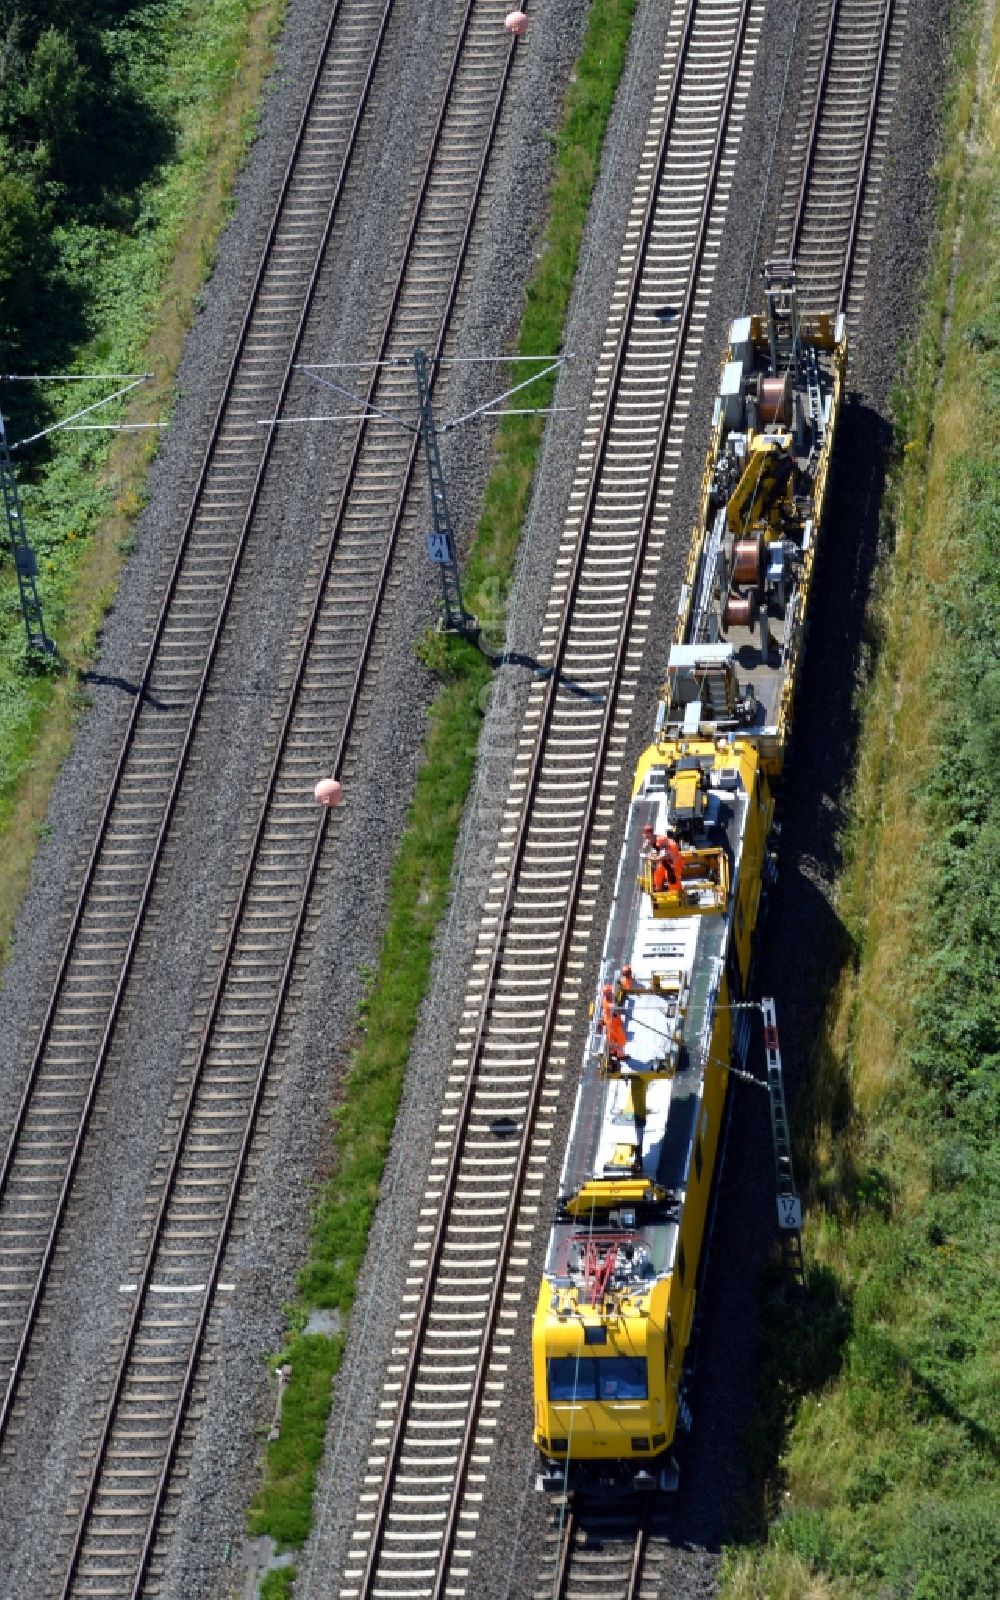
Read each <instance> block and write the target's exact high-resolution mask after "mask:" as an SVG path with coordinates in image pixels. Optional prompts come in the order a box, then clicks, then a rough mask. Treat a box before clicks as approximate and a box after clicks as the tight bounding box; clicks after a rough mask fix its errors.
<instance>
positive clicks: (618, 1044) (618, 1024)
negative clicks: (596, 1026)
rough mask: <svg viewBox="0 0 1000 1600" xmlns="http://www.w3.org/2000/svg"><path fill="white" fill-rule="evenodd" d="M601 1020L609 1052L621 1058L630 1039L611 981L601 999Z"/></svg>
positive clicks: (606, 985) (605, 987)
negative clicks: (616, 1002) (616, 1003)
mask: <svg viewBox="0 0 1000 1600" xmlns="http://www.w3.org/2000/svg"><path fill="white" fill-rule="evenodd" d="M601 1022H602V1025H603V1027H604V1035H605V1038H606V1039H607V1041H608V1053H609V1054H610V1055H612V1056H614V1057H615V1058H616V1060H619V1061H620V1060H621V1058H622V1056H623V1055H624V1054H625V1047H626V1045H627V1043H628V1039H627V1036H626V1033H625V1019H624V1018H623V1016H622V1014H621V1011H620V1009H619V1007H618V1006H616V1005H615V991H614V987H613V985H612V984H610V983H606V984H605V985H604V993H603V997H602V999H601Z"/></svg>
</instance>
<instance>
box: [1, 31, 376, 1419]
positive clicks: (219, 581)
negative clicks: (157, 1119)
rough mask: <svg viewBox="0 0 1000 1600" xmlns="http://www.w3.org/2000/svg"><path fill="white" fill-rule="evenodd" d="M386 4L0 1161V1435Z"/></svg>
mask: <svg viewBox="0 0 1000 1600" xmlns="http://www.w3.org/2000/svg"><path fill="white" fill-rule="evenodd" d="M390 14H391V0H390V4H388V5H385V6H377V5H370V4H363V5H362V6H360V7H359V8H357V10H356V11H355V10H354V9H353V8H347V7H346V6H344V5H343V4H342V3H338V4H337V5H335V6H334V9H333V11H332V13H331V17H330V22H329V25H328V28H327V32H326V36H325V38H324V41H323V46H322V50H321V53H320V57H319V61H318V65H317V70H316V73H315V76H314V78H313V82H312V85H311V89H310V92H309V96H308V100H307V104H306V108H305V111H304V113H303V117H302V120H301V123H300V126H299V129H298V132H297V135H296V138H295V142H294V147H293V150H292V154H291V157H290V160H289V162H288V165H287V168H286V171H285V174H284V179H283V182H282V185H281V189H280V193H279V197H278V203H277V206H276V210H275V215H274V219H273V222H272V225H271V227H270V230H269V233H268V237H267V240H266V244H265V247H264V251H263V254H262V259H261V262H260V265H259V268H258V270H257V273H256V275H255V278H254V280H253V283H252V286H251V290H250V296H249V300H248V305H247V310H246V314H245V316H244V318H243V321H242V324H241V326H240V328H239V330H238V333H237V337H236V343H235V349H234V354H233V358H232V361H231V363H230V366H229V370H228V373H227V375H226V378H225V381H224V385H223V392H222V396H221V399H220V403H219V406H218V410H217V413H216V416H215V418H214V422H213V424H212V427H211V430H210V437H209V440H208V444H207V447H206V451H205V455H204V458H203V461H202V464H201V468H200V471H199V473H198V477H197V482H196V485H195V488H194V493H193V496H192V500H191V504H190V506H189V509H188V512H187V515H186V518H185V523H184V528H183V531H182V534H181V538H180V541H179V546H178V552H177V556H176V559H175V562H174V566H173V570H172V572H171V574H170V578H169V581H168V584H167V588H166V593H165V595H164V599H163V602H162V605H161V608H160V612H159V615H158V617H157V620H156V625H155V628H154V633H153V639H152V642H151V645H150V648H149V652H148V656H147V660H146V663H145V667H144V670H143V673H142V677H141V680H140V683H139V685H138V687H137V692H136V694H135V697H134V700H133V705H132V710H131V714H130V717H129V721H128V725H127V727H126V729H125V733H124V737H123V742H122V748H121V752H120V754H119V756H118V759H117V763H116V765H115V768H114V771H113V773H112V777H111V782H110V785H109V792H108V796H107V800H106V802H105V805H104V809H103V813H102V815H101V816H100V819H99V821H98V824H97V828H96V832H95V837H94V842H93V846H92V849H91V853H90V858H89V860H88V862H87V866H86V869H85V872H84V877H83V882H82V884H81V887H80V890H79V893H78V897H77V900H76V904H75V907H74V909H73V912H72V914H71V919H70V927H69V931H68V934H67V938H66V942H65V945H64V949H63V952H62V956H61V960H60V962H59V966H58V969H57V972H56V975H55V979H54V982H53V986H52V990H51V997H50V1000H49V1003H48V1006H47V1009H46V1014H45V1017H44V1019H43V1022H42V1025H41V1028H40V1031H39V1036H38V1039H37V1042H36V1045H35V1050H34V1054H33V1058H32V1061H31V1064H30V1067H29V1070H28V1074H27V1077H26V1081H25V1086H24V1090H23V1094H22V1097H21V1101H20V1105H19V1107H18V1111H17V1114H16V1116H15V1119H14V1123H13V1126H12V1128H11V1130H10V1136H9V1141H8V1143H7V1147H6V1150H5V1152H4V1155H3V1159H2V1163H0V1365H2V1369H3V1370H4V1371H5V1372H6V1373H7V1374H8V1380H7V1383H6V1386H5V1390H4V1393H3V1394H2V1396H0V1440H5V1439H6V1435H7V1431H8V1428H9V1426H10V1422H11V1416H12V1409H13V1403H14V1398H15V1395H16V1394H17V1392H18V1388H19V1384H20V1380H21V1377H22V1374H23V1371H24V1365H25V1361H26V1358H27V1352H28V1348H29V1346H30V1342H31V1337H32V1332H33V1329H34V1326H35V1322H36V1319H37V1316H38V1311H39V1307H40V1303H41V1297H42V1295H43V1293H44V1289H45V1285H46V1282H47V1279H48V1274H49V1271H50V1269H51V1266H52V1262H53V1258H54V1254H55V1249H56V1243H57V1240H58V1238H59V1233H60V1227H61V1223H62V1220H63V1218H64V1216H65V1212H66V1207H67V1204H68V1200H69V1195H70V1192H71V1189H72V1185H73V1181H74V1178H75V1175H76V1171H77V1167H78V1164H79V1160H80V1157H81V1154H82V1149H83V1142H84V1139H85V1136H86V1131H87V1128H88V1125H89V1120H90V1116H91V1113H92V1111H93V1107H94V1103H95V1099H96V1096H97V1093H98V1091H99V1088H100V1085H101V1081H102V1076H103V1072H104V1069H105V1066H106V1064H107V1061H108V1058H109V1053H110V1049H111V1044H112V1039H113V1037H114V1031H115V1027H116V1024H117V1022H118V1019H119V1016H120V1014H121V1009H122V1005H123V1002H124V998H125V993H126V989H127V985H128V981H129V977H130V973H131V970H132V966H133V963H134V961H135V957H136V953H137V950H138V946H139V940H140V936H141V934H142V931H143V928H144V924H145V919H146V916H147V913H148V911H149V907H150V903H151V900H152V894H153V888H154V885H155V882H156V877H157V872H158V869H159V866H160V863H161V860H162V858H163V853H164V849H165V846H166V841H167V838H168V835H169V831H170V826H171V821H172V818H173V815H174V812H175V809H176V806H177V802H178V798H179V794H180V789H181V784H182V780H183V775H184V772H185V769H186V766H187V762H188V760H189V757H190V753H191V749H192V745H193V741H194V737H195V732H196V729H197V723H198V716H199V713H200V710H201V708H202V705H203V702H204V697H205V694H206V692H207V688H208V682H209V678H210V674H211V671H212V668H213V666H214V664H215V662H216V658H217V656H218V653H219V648H220V641H221V637H222V632H223V627H224V623H225V620H226V618H227V616H228V614H229V611H230V607H231V604H232V599H233V595H234V592H235V588H236V583H237V578H238V575H239V571H240V567H241V563H242V561H243V559H244V556H245V554H246V550H247V547H248V544H249V541H250V537H251V532H252V528H253V522H254V514H255V511H256V508H257V506H258V503H259V500H260V497H261V493H262V489H263V484H264V481H265V478H266V473H267V469H268V465H269V462H270V457H271V453H272V449H273V443H274V439H273V435H272V434H271V433H268V432H265V431H264V430H262V429H261V428H259V427H258V425H257V418H258V416H259V415H260V414H261V411H262V410H265V411H267V412H269V413H270V414H272V415H273V414H276V413H277V412H278V411H279V410H280V408H281V405H282V401H283V397H284V396H285V394H286V393H287V391H288V388H289V386H290V384H291V382H292V378H293V373H294V365H295V359H296V354H297V351H298V348H299V346H300V343H301V340H302V337H303V333H304V330H305V325H306V319H307V317H308V313H309V309H310V306H311V304H312V301H313V298H314V296H315V293H316V288H317V284H318V281H319V273H320V268H321V262H322V259H323V255H324V252H325V250H326V247H327V245H328V243H329V240H330V237H331V234H332V231H333V228H334V225H335V222H336V218H337V215H338V212H339V208H340V204H341V201H342V198H343V194H344V187H345V183H346V179H347V174H348V171H349V167H350V162H351V157H352V154H353V150H354V146H355V143H356V140H357V136H358V131H359V128H360V124H361V120H362V118H363V115H364V111H365V107H366V105H367V102H368V98H369V96H370V93H371V88H372V84H373V82H374V78H375V73H376V70H377V66H378V61H379V55H380V52H381V48H382V44H383V41H384V37H385V31H386V27H387V25H388V20H389V17H390Z"/></svg>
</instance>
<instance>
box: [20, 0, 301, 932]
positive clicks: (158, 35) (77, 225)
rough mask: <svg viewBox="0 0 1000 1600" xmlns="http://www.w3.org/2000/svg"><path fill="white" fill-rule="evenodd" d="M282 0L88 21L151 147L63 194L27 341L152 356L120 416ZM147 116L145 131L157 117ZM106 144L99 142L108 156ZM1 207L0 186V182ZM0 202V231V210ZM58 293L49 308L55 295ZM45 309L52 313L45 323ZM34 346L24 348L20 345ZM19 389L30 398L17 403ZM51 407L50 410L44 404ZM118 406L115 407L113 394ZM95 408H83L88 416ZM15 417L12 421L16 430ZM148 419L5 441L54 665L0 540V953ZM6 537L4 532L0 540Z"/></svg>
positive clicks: (64, 353)
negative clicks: (23, 605) (35, 635)
mask: <svg viewBox="0 0 1000 1600" xmlns="http://www.w3.org/2000/svg"><path fill="white" fill-rule="evenodd" d="M284 7H285V0H148V3H141V4H137V5H135V6H133V7H132V8H131V9H130V10H129V11H128V12H127V14H126V15H125V17H124V18H123V19H122V21H121V22H120V23H119V24H118V25H117V26H115V27H114V28H110V27H109V28H108V29H106V31H105V32H104V33H103V34H102V35H101V38H102V43H103V47H104V48H105V50H106V52H107V55H108V57H109V59H110V60H111V61H112V62H113V66H114V77H115V81H116V83H117V85H118V88H119V95H120V97H119V100H118V103H117V114H118V115H119V116H122V117H123V116H124V115H125V114H126V113H125V111H124V110H123V106H126V105H127V106H128V107H130V108H131V109H132V111H133V112H136V111H137V108H141V113H142V117H143V120H144V123H145V125H146V128H147V132H148V134H149V137H150V139H151V141H152V142H153V143H154V144H155V147H156V151H157V156H156V159H155V160H153V159H150V160H149V161H148V162H144V163H143V164H142V167H141V172H142V177H141V181H140V182H138V183H136V184H134V185H133V186H132V187H129V182H130V180H131V179H133V178H135V176H136V167H134V166H133V167H132V168H130V169H129V170H128V171H127V172H123V173H122V174H121V175H116V174H115V173H113V172H111V171H108V172H106V173H105V174H104V175H103V178H102V184H103V186H102V188H101V189H100V192H99V193H97V194H96V195H95V194H93V193H90V194H88V195H87V197H86V203H84V202H83V201H81V202H80V204H79V205H78V206H76V205H74V203H72V202H71V201H64V205H63V212H62V213H61V214H59V218H58V220H57V222H56V223H55V225H54V227H53V230H52V238H51V240H50V241H49V244H50V245H51V251H50V254H49V258H48V262H47V266H48V272H49V274H50V277H49V282H48V285H47V293H48V298H47V300H46V301H44V303H43V308H44V306H47V307H48V314H49V315H50V316H51V319H52V321H51V324H50V325H49V326H48V328H47V329H46V330H45V336H44V337H43V338H42V339H41V340H40V341H39V340H36V341H35V342H34V343H32V342H31V337H30V330H29V332H28V334H26V336H25V340H24V348H23V350H22V354H23V353H24V350H26V351H27V352H28V353H27V357H26V359H27V360H28V362H29V363H30V366H31V369H32V370H37V366H38V362H39V360H42V361H44V362H45V365H46V367H47V368H49V367H50V364H51V363H53V362H54V363H55V364H56V365H57V366H58V367H60V368H63V369H72V370H74V371H77V372H90V371H105V372H130V371H140V372H141V371H152V372H153V373H154V374H155V378H154V381H153V382H152V383H151V384H149V385H148V386H147V387H145V388H143V389H141V390H139V391H137V395H136V396H134V397H133V399H132V401H131V403H130V405H129V410H128V413H127V415H128V420H130V421H132V422H147V421H154V420H159V419H162V418H163V417H165V416H166V415H167V413H168V410H169V407H170V404H171V399H172V391H173V383H174V379H175V375H176V370H177V364H178V362H179V359H180V354H181V349H182V346H183V341H184V337H185V335H186V333H187V330H188V328H189V326H190V323H191V319H192V315H193V312H194V308H195V305H196V303H197V294H198V290H199V288H200V285H201V284H202V282H203V281H204V278H205V276H206V274H207V272H208V270H209V268H210V266H211V263H212V259H213V251H214V248H215V241H216V239H217V237H218V234H219V231H220V229H221V228H222V226H223V225H224V223H225V221H226V218H227V216H228V213H229V196H230V192H231V188H232V181H233V177H234V175H235V173H236V171H237V169H238V167H239V164H240V162H241V161H242V159H243V157H244V155H245V152H246V150H247V147H248V145H249V142H250V139H251V137H252V134H253V129H254V126H255V121H256V113H257V107H258V105H259V101H260V94H261V88H262V85H263V81H264V77H265V74H266V72H267V70H268V67H269V65H270V62H271V60H272V54H273V41H274V38H275V37H276V32H277V27H278V24H279V23H280V20H281V17H282V15H283V12H284ZM150 130H155V137H154V134H153V132H152V131H150ZM109 159H110V158H109ZM0 207H2V197H0ZM10 222H11V219H10V217H9V216H8V217H6V218H4V217H0V236H2V238H3V239H4V242H5V243H7V242H8V241H7V235H6V233H4V232H3V230H4V229H5V228H7V227H8V226H9V225H10ZM60 305H61V306H62V308H63V310H62V311H61V312H60V311H59V309H58V308H59V306H60ZM56 324H58V325H56ZM33 356H34V359H32V357H33ZM113 387H115V386H114V385H109V384H88V383H74V384H67V385H63V386H59V387H55V386H51V387H48V388H45V387H42V386H39V388H38V390H37V391H36V394H35V395H34V396H33V397H30V398H29V397H28V396H26V394H25V391H24V388H23V386H21V385H14V384H11V385H5V386H4V394H3V396H2V397H0V405H2V407H3V409H4V411H5V413H6V412H9V410H10V408H11V407H12V406H14V407H15V408H19V415H18V414H16V416H15V421H16V422H20V423H21V424H22V426H25V427H30V426H31V422H32V420H37V419H39V418H42V419H44V418H45V417H46V416H48V417H49V418H53V417H57V416H68V415H69V413H70V412H71V411H73V410H76V409H77V408H78V407H82V406H84V405H87V404H89V403H91V402H92V401H93V400H95V399H97V398H99V397H100V396H102V395H104V394H107V393H109V392H110V390H111V389H112V388H113ZM26 401H27V404H26V403H25V402H26ZM55 408H58V409H55ZM105 415H106V416H107V419H108V420H117V419H118V418H121V417H122V416H123V415H124V413H123V412H122V410H121V408H119V409H118V410H117V411H113V410H109V412H108V413H106V414H105ZM89 420H95V419H89ZM20 433H21V428H20V427H16V426H15V427H12V429H11V437H12V438H16V437H19V436H20ZM157 438H158V435H157V434H156V432H154V431H151V432H142V433H126V434H118V435H108V434H96V433H68V432H62V433H57V434H55V435H53V436H52V438H51V442H50V443H49V445H48V446H46V445H41V446H35V447H32V449H31V450H30V451H27V452H24V453H23V454H17V455H15V457H14V461H15V467H16V470H17V473H18V477H19V480H20V484H21V501H22V509H23V512H24V517H25V522H26V526H27V531H28V535H29V538H30V539H31V541H32V544H33V545H34V548H35V552H36V554H37V557H38V563H39V576H38V588H39V593H40V598H41V601H42V606H43V610H44V615H45V623H46V627H47V629H48V631H49V633H50V634H51V635H52V636H53V637H54V639H55V640H56V642H57V645H58V649H59V658H60V663H61V665H60V666H59V667H58V668H57V669H56V670H55V671H45V670H39V669H38V664H37V663H32V662H31V661H30V660H29V659H28V656H27V651H26V647H25V634H24V628H23V625H22V621H21V613H20V607H19V602H18V596H17V585H16V581H15V577H14V573H13V568H12V563H11V561H10V559H9V555H8V554H3V555H2V556H0V836H2V838H3V851H2V852H0V960H2V959H3V956H4V954H5V953H6V950H7V948H8V940H9V936H10V932H11V929H12V926H13V922H14V917H15V916H16V913H17V907H18V905H19V903H20V900H21V897H22V895H23V892H24V887H25V884H26V882H27V876H28V871H29V869H30V866H31V859H32V856H33V854H34V847H35V843H36V840H37V836H38V829H39V827H40V825H41V823H42V821H43V819H44V816H45V813H46V810H47V807H48V798H49V792H50V790H51V786H52V783H53V781H54V778H55V775H56V773H57V772H58V769H59V766H60V763H61V762H62V760H63V758H64V757H65V755H66V753H67V751H68V749H69V747H70V743H71V740H72V736H73V724H74V721H75V718H76V716H77V714H78V712H79V710H80V707H81V704H82V703H83V695H82V693H81V691H82V689H83V686H82V685H81V684H80V681H79V673H80V672H81V671H82V670H84V669H85V668H86V667H87V666H88V665H89V663H90V661H91V660H92V658H93V655H94V651H95V647H96V643H97V637H98V632H99V629H100V626H101V622H102V620H103V618H104V615H105V613H106V611H107V609H108V606H109V605H110V604H111V602H112V600H113V598H114V593H115V588H116V585H117V580H118V575H119V572H120V569H121V565H122V562H123V560H124V557H125V556H126V555H127V553H128V550H129V549H130V539H131V529H132V524H133V522H134V519H135V517H136V515H137V513H138V511H139V510H140V509H141V506H142V504H143V494H144V483H145V475H146V470H147V468H148V466H149V463H150V461H151V459H152V457H153V454H154V453H155V450H156V445H157ZM2 549H3V541H0V551H2Z"/></svg>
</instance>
